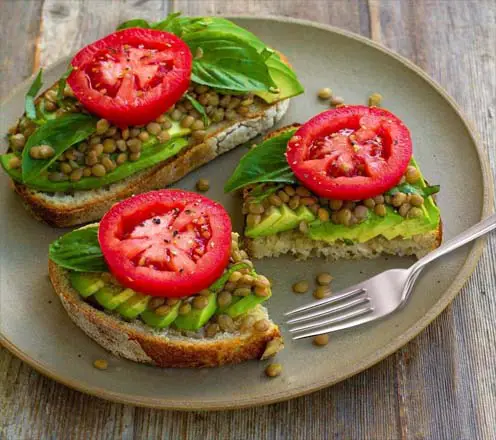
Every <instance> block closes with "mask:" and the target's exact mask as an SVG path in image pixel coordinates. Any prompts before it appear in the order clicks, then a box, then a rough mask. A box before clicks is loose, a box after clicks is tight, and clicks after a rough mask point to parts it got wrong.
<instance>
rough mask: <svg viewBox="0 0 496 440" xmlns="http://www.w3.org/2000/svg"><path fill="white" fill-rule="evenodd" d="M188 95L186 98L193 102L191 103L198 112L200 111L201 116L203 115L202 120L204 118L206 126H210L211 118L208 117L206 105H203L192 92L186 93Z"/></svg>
mask: <svg viewBox="0 0 496 440" xmlns="http://www.w3.org/2000/svg"><path fill="white" fill-rule="evenodd" d="M184 96H185V97H186V99H187V100H188V101H189V102H191V105H192V106H193V108H194V109H195V110H196V111H197V112H198V113H200V115H201V117H202V120H203V124H204V125H205V127H208V125H209V124H210V120H209V119H208V116H207V112H206V111H205V107H203V105H201V104H200V103H199V102H198V101H197V100H196V99H195V98H193V97H192V96H191V95H190V94H188V93H186V95H184Z"/></svg>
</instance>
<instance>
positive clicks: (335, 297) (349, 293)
mask: <svg viewBox="0 0 496 440" xmlns="http://www.w3.org/2000/svg"><path fill="white" fill-rule="evenodd" d="M365 292H366V289H364V288H363V287H358V288H353V289H352V290H348V291H345V292H339V293H337V294H336V295H332V296H330V297H329V298H324V299H320V300H318V301H315V302H313V303H310V304H305V305H304V306H301V307H297V308H296V309H293V310H290V311H289V312H286V313H284V316H290V315H294V314H295V313H299V312H303V311H304V310H308V309H313V308H315V307H320V306H323V305H325V304H332V303H334V302H337V301H341V300H343V299H346V298H350V297H352V296H355V295H358V294H359V293H365Z"/></svg>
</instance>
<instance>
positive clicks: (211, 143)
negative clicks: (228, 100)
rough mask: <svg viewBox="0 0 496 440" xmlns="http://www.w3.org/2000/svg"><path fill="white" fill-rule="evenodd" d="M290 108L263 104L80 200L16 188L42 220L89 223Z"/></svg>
mask: <svg viewBox="0 0 496 440" xmlns="http://www.w3.org/2000/svg"><path fill="white" fill-rule="evenodd" d="M288 106H289V100H283V101H279V102H276V103H274V104H271V105H269V104H265V103H260V104H259V105H258V106H257V108H255V109H253V110H252V112H251V113H250V114H248V115H247V116H246V117H245V118H243V119H242V120H238V121H234V122H231V123H221V124H216V125H215V126H214V127H211V129H210V130H209V132H208V133H207V139H206V141H205V142H204V143H202V144H199V145H195V146H192V147H189V148H186V149H185V150H182V151H181V152H179V154H178V155H176V156H174V157H172V158H170V159H168V160H166V161H164V162H162V163H159V164H157V165H155V166H153V167H151V168H148V169H146V170H143V171H140V172H138V173H136V174H134V175H132V176H130V177H128V178H126V179H123V180H122V181H119V182H116V183H115V184H112V185H110V186H109V188H108V189H99V190H90V191H76V192H75V194H76V195H77V193H85V194H86V195H91V196H90V197H85V198H81V199H80V200H78V199H77V197H74V198H73V199H70V196H64V197H63V198H62V199H61V198H60V197H58V196H57V195H56V194H55V195H51V194H49V193H44V192H42V191H37V190H34V189H30V188H28V187H27V186H25V185H23V184H21V183H18V182H14V183H13V187H14V190H15V192H16V193H17V194H18V195H19V196H20V197H21V199H22V201H23V204H24V206H25V208H26V209H27V210H28V211H29V212H30V213H31V214H32V215H33V216H34V217H35V218H37V219H38V220H41V221H43V222H45V223H48V224H49V225H51V226H55V227H69V226H75V225H79V224H84V223H89V222H92V221H95V220H99V219H100V218H101V217H103V215H104V214H105V212H107V211H108V210H109V209H110V207H111V206H112V205H113V204H114V203H116V202H117V201H119V200H122V199H125V198H127V197H129V196H131V195H133V194H139V193H143V192H146V191H151V190H154V189H159V188H163V187H165V186H167V185H170V184H172V183H174V182H177V181H178V180H180V179H181V178H183V177H184V176H185V175H187V174H188V173H190V172H191V171H193V170H195V169H196V168H198V167H200V166H202V165H205V164H206V163H208V162H210V161H211V160H213V159H215V158H216V157H217V156H219V155H220V154H223V153H225V152H227V151H230V150H232V149H233V148H235V147H237V146H238V145H240V144H243V143H244V142H247V141H249V140H250V139H252V138H254V137H255V136H258V135H259V134H261V133H263V132H265V131H266V130H268V129H270V128H271V127H273V126H274V124H275V123H276V122H278V121H279V120H280V119H281V118H282V117H283V116H284V114H285V113H286V111H287V109H288Z"/></svg>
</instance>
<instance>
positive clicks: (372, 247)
mask: <svg viewBox="0 0 496 440" xmlns="http://www.w3.org/2000/svg"><path fill="white" fill-rule="evenodd" d="M299 126H300V124H299V123H293V124H291V125H287V126H285V127H281V128H279V129H278V130H275V131H273V132H271V133H268V134H267V135H266V136H265V137H264V140H267V139H270V138H273V137H276V136H278V135H280V134H282V133H284V132H285V131H288V130H292V129H297V128H298V127H299ZM248 197H249V191H247V190H246V189H244V190H243V198H244V199H246V198H248ZM245 220H246V216H245ZM442 237H443V228H442V221H440V222H439V225H438V227H437V228H436V229H433V230H431V231H428V232H425V233H422V234H417V235H413V236H411V237H409V238H402V237H397V238H394V239H392V240H388V239H386V238H385V237H383V236H382V235H380V236H378V237H374V238H372V239H370V240H368V241H366V242H365V243H353V244H346V243H344V242H341V241H336V242H334V243H328V242H326V241H322V240H313V239H312V238H310V237H308V236H307V235H305V234H304V233H302V232H300V231H299V230H298V229H293V230H290V231H284V232H280V233H277V234H274V235H269V236H262V237H256V238H248V237H245V238H244V240H243V243H244V247H245V250H246V251H247V252H248V254H249V255H250V256H251V257H253V258H270V257H279V256H281V255H284V254H291V255H293V256H295V257H297V258H298V259H300V260H306V259H308V258H311V257H325V258H327V259H328V260H331V261H332V260H339V259H344V260H357V259H361V258H377V257H379V256H381V255H397V256H415V257H417V258H421V257H423V256H424V255H426V254H428V253H429V252H430V251H432V250H434V249H436V248H437V247H439V246H440V245H441V242H442Z"/></svg>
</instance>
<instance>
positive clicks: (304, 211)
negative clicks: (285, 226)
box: [295, 205, 316, 224]
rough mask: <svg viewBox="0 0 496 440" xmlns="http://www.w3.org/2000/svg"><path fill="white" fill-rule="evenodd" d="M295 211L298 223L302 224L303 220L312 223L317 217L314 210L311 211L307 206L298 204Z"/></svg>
mask: <svg viewBox="0 0 496 440" xmlns="http://www.w3.org/2000/svg"><path fill="white" fill-rule="evenodd" d="M295 212H296V215H297V216H298V224H300V223H301V222H307V223H310V222H313V221H314V220H315V219H316V217H315V215H314V214H313V212H312V211H310V210H309V209H308V208H307V207H306V206H303V205H301V206H298V208H297V209H296V211H295Z"/></svg>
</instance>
